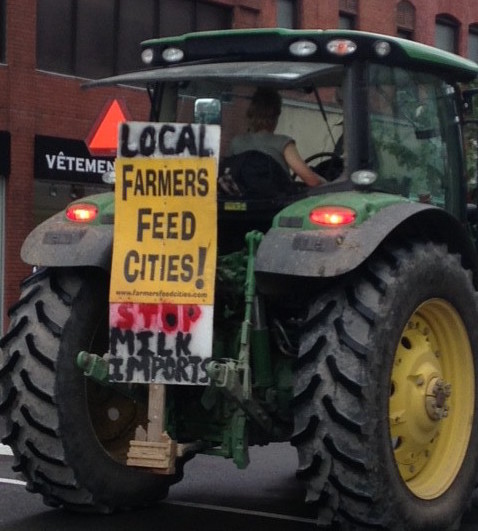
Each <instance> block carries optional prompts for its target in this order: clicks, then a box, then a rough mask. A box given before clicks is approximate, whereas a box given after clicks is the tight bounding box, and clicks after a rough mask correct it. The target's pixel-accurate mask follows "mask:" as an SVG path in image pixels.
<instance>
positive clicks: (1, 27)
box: [0, 0, 7, 63]
mask: <svg viewBox="0 0 478 531" xmlns="http://www.w3.org/2000/svg"><path fill="white" fill-rule="evenodd" d="M6 1H7V0H0V63H5V62H6V56H7V53H6V46H5V43H6V41H7V39H6V33H7V12H6V11H7V10H6V5H5V4H6Z"/></svg>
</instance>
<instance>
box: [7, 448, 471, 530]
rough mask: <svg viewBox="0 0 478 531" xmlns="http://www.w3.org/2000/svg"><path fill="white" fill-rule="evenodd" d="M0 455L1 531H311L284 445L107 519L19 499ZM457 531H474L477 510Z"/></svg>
mask: <svg viewBox="0 0 478 531" xmlns="http://www.w3.org/2000/svg"><path fill="white" fill-rule="evenodd" d="M11 464H12V458H11V457H10V456H1V455H0V531H85V530H89V531H146V530H148V531H151V530H155V531H164V530H167V531H203V530H207V531H239V530H240V531H244V530H247V531H264V529H274V531H312V530H314V529H316V527H315V524H314V521H313V519H312V518H311V516H310V515H308V514H307V510H306V507H305V505H304V504H303V503H302V499H303V492H302V489H301V488H300V486H299V484H298V483H297V482H296V481H295V478H294V473H295V467H296V456H295V450H294V449H293V448H291V447H290V446H289V445H287V444H274V445H269V446H268V447H265V448H253V449H252V451H251V464H250V466H249V467H248V469H246V470H243V471H240V470H237V469H236V467H235V466H234V464H233V463H232V462H231V461H229V460H223V459H220V458H214V457H208V456H197V457H196V458H195V459H193V460H192V461H191V462H189V463H188V464H187V465H186V468H185V478H184V480H183V481H182V482H181V483H179V484H177V485H175V486H174V487H172V488H171V490H170V495H169V497H168V499H167V500H166V501H164V502H163V503H161V504H158V506H156V507H153V508H149V509H145V510H140V511H134V512H125V513H121V514H114V515H107V516H103V515H100V516H98V515H87V514H73V513H68V512H66V511H62V510H57V509H50V508H48V507H46V506H44V505H43V503H42V501H41V498H40V496H38V495H32V494H29V493H28V492H26V490H25V487H24V485H23V482H22V481H21V478H18V477H16V475H15V473H14V472H12V470H11ZM460 531H478V509H475V510H473V511H472V512H470V513H468V514H466V515H465V517H464V519H463V523H462V526H461V528H460Z"/></svg>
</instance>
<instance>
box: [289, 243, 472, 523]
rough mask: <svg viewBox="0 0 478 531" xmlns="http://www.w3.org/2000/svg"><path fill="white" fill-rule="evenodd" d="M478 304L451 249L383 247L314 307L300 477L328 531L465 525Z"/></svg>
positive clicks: (299, 432)
mask: <svg viewBox="0 0 478 531" xmlns="http://www.w3.org/2000/svg"><path fill="white" fill-rule="evenodd" d="M477 322H478V304H477V295H476V292H475V289H474V287H473V284H472V281H471V275H470V274H469V273H468V272H467V271H465V270H464V269H463V267H462V265H461V263H460V259H459V257H457V256H455V255H452V254H450V253H449V252H448V251H447V249H446V248H445V247H444V246H442V245H435V244H432V243H426V244H425V243H419V242H415V243H413V244H411V245H410V246H408V247H406V248H401V247H398V246H389V247H385V248H382V249H381V250H379V251H378V252H377V253H375V255H374V256H373V257H372V258H370V259H369V261H368V262H367V264H366V265H365V266H364V267H363V268H362V269H361V270H360V271H357V272H356V273H355V274H354V275H353V276H350V277H348V278H346V279H344V281H343V282H341V283H340V284H337V285H335V286H334V287H333V288H331V290H329V291H328V292H327V293H324V294H322V295H321V296H319V297H318V298H317V300H315V301H314V302H313V303H312V304H311V307H310V311H309V317H308V320H307V323H306V326H305V329H304V333H303V337H302V340H301V346H300V352H299V359H298V363H297V367H296V374H295V393H294V400H293V407H294V413H295V433H294V436H293V443H294V444H295V445H296V446H297V449H298V455H299V470H298V477H299V478H301V479H303V480H304V482H305V483H306V487H307V498H308V501H310V502H314V504H316V505H317V507H318V514H319V523H322V524H330V523H335V524H338V525H339V527H340V528H341V529H367V528H374V529H377V528H378V529H391V530H407V531H410V530H421V531H422V530H434V531H437V530H445V529H453V528H456V525H457V523H459V521H460V518H461V515H462V513H463V512H464V510H465V508H466V504H467V500H469V498H470V496H471V493H472V490H473V487H474V484H475V479H476V468H477V460H478V415H477V394H478V389H476V387H475V386H476V376H477V367H478V357H477V356H478V352H477V350H478V333H477V332H478V327H477Z"/></svg>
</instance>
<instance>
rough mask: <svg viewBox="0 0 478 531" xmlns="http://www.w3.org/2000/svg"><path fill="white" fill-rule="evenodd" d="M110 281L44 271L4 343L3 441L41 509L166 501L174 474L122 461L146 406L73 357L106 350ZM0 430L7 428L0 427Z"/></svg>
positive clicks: (28, 286) (31, 283)
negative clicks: (93, 376) (93, 377)
mask: <svg viewBox="0 0 478 531" xmlns="http://www.w3.org/2000/svg"><path fill="white" fill-rule="evenodd" d="M108 286H109V282H108V277H107V275H106V274H104V273H102V272H100V271H97V270H74V269H45V270H41V271H40V272H38V273H36V274H34V275H33V276H32V277H30V278H29V279H28V280H27V281H26V282H25V283H24V285H23V286H22V295H21V299H20V301H19V302H18V303H17V304H16V305H15V306H14V307H13V308H12V309H11V310H10V317H11V325H10V329H9V331H8V332H7V334H6V335H5V337H3V339H2V340H1V341H0V347H1V348H2V349H3V353H2V354H1V357H0V413H1V414H2V415H3V417H4V419H5V422H6V430H5V432H6V436H5V437H4V439H3V442H4V443H6V444H8V445H10V446H11V447H12V449H13V453H14V456H15V461H16V462H15V465H14V469H15V470H17V471H18V472H21V474H22V475H23V476H24V477H25V480H26V481H27V489H28V490H30V491H33V492H39V493H41V494H42V495H43V498H44V501H45V503H46V504H47V505H52V506H64V507H65V508H68V509H73V510H89V511H98V512H110V511H114V510H117V509H126V508H131V507H135V506H144V505H149V504H151V503H154V502H155V501H157V500H159V499H161V498H164V497H165V496H166V495H167V493H168V487H169V485H170V484H172V483H174V482H175V481H178V480H179V478H180V473H181V466H180V463H178V471H177V473H176V475H174V476H162V475H157V474H153V473H149V472H146V471H144V470H140V469H134V468H131V467H128V466H126V464H125V458H126V452H127V450H128V445H129V440H130V439H134V432H135V428H136V427H137V426H138V425H139V424H143V425H145V421H146V408H147V403H146V402H143V401H141V400H135V399H132V398H129V397H126V396H125V395H124V394H120V393H118V392H116V391H115V390H114V389H113V388H108V387H102V386H100V385H98V384H95V383H93V382H92V381H87V380H86V378H85V377H84V376H83V374H82V372H81V371H80V370H79V369H78V368H77V367H76V365H75V360H76V356H77V354H78V353H79V352H80V351H82V350H86V351H89V352H95V353H98V354H103V353H105V352H107V351H108ZM2 431H3V430H2Z"/></svg>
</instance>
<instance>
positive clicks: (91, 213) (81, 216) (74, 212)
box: [66, 203, 98, 223]
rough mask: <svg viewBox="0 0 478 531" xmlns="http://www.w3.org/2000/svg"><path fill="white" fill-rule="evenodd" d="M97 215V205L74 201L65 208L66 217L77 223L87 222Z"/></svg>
mask: <svg viewBox="0 0 478 531" xmlns="http://www.w3.org/2000/svg"><path fill="white" fill-rule="evenodd" d="M97 215H98V207H96V206H95V205H91V204H89V203H76V204H74V205H70V206H69V207H67V209H66V217H67V218H68V219H69V220H70V221H76V222H77V223H89V222H91V221H93V220H94V219H95V218H96V216H97Z"/></svg>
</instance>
